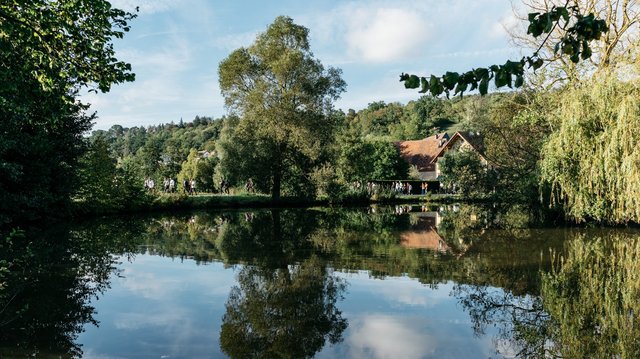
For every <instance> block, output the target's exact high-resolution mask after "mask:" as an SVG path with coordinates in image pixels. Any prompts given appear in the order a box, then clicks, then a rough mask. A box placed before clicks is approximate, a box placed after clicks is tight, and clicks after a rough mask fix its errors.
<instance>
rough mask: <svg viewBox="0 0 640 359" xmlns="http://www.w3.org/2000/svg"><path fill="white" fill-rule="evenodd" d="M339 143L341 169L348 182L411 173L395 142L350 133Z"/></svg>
mask: <svg viewBox="0 0 640 359" xmlns="http://www.w3.org/2000/svg"><path fill="white" fill-rule="evenodd" d="M338 146H339V150H338V151H339V153H338V157H337V160H336V164H337V169H338V172H339V173H340V175H341V176H342V177H343V179H344V180H345V181H346V182H353V181H360V182H362V181H370V180H391V179H399V178H406V177H407V174H408V172H409V165H408V164H407V162H406V161H404V160H403V159H402V158H401V157H400V154H399V153H398V149H397V148H396V146H394V144H393V143H392V142H389V141H385V140H371V139H362V138H360V137H358V136H357V135H356V134H354V133H351V134H348V133H347V134H345V135H344V136H343V137H341V139H340V142H339V144H338Z"/></svg>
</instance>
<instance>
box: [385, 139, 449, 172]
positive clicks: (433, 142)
mask: <svg viewBox="0 0 640 359" xmlns="http://www.w3.org/2000/svg"><path fill="white" fill-rule="evenodd" d="M448 139H449V135H448V134H447V133H446V132H443V133H440V134H436V135H433V136H430V137H427V138H425V139H422V140H413V141H400V142H396V146H397V147H398V150H399V151H400V157H402V158H403V159H404V160H405V161H407V162H409V164H410V165H412V166H416V167H417V168H418V171H425V170H433V169H429V168H428V167H430V166H429V165H430V163H431V162H432V160H433V159H434V158H435V157H436V155H437V154H438V153H439V152H440V150H441V149H442V148H443V147H444V145H445V144H446V143H447V141H448Z"/></svg>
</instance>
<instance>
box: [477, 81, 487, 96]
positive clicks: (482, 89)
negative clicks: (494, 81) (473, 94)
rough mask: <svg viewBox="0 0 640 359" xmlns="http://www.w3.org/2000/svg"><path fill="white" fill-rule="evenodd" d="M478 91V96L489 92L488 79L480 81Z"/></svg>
mask: <svg viewBox="0 0 640 359" xmlns="http://www.w3.org/2000/svg"><path fill="white" fill-rule="evenodd" d="M478 91H480V95H482V96H484V95H486V94H487V92H488V91H489V78H487V77H485V78H483V79H482V80H480V85H479V86H478Z"/></svg>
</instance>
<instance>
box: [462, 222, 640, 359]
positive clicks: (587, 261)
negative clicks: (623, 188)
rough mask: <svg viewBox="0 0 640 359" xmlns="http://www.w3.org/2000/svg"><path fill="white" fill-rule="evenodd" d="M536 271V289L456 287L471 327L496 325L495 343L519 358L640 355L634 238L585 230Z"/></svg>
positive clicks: (638, 244) (639, 248)
mask: <svg viewBox="0 0 640 359" xmlns="http://www.w3.org/2000/svg"><path fill="white" fill-rule="evenodd" d="M576 236H577V238H574V239H569V240H567V248H566V254H562V253H561V252H557V253H556V255H555V258H556V261H555V265H554V266H553V268H552V269H551V270H550V271H545V272H543V273H542V274H541V287H540V293H539V295H524V294H521V295H516V294H514V293H513V292H511V291H509V290H502V289H498V288H494V287H489V286H482V285H457V286H456V287H455V289H454V291H453V293H452V294H453V295H454V296H455V297H457V298H458V300H459V302H460V304H461V305H462V306H463V308H464V309H465V310H467V311H468V313H469V315H470V317H471V320H472V323H473V327H474V330H475V332H476V333H477V334H483V333H484V330H485V329H486V328H487V327H488V326H494V327H497V328H498V335H497V336H496V337H495V340H496V348H497V349H498V351H499V352H501V353H502V354H508V355H509V356H514V357H522V358H533V357H540V358H548V357H556V358H587V357H593V358H638V357H640V319H639V317H638V315H637V313H638V312H639V311H640V264H639V263H638V262H637V258H638V256H639V255H640V238H639V237H638V235H637V234H635V235H630V234H629V232H626V233H625V234H621V233H619V232H617V231H615V230H611V231H606V232H603V233H593V231H585V232H584V233H577V234H576Z"/></svg>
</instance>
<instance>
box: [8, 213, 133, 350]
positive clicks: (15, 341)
mask: <svg viewBox="0 0 640 359" xmlns="http://www.w3.org/2000/svg"><path fill="white" fill-rule="evenodd" d="M143 228H144V227H143V226H141V225H140V224H134V223H129V222H127V223H124V222H123V221H115V222H114V221H110V223H106V222H94V223H91V225H83V226H79V227H76V228H74V229H73V230H70V229H69V228H68V227H59V228H54V229H49V230H46V231H45V230H38V229H31V230H29V231H27V232H26V233H24V235H23V236H21V238H13V239H12V240H11V241H7V242H5V243H3V244H2V248H1V249H2V251H0V252H1V254H0V260H6V261H7V263H10V265H9V267H8V271H6V272H5V273H3V282H4V283H3V285H2V288H0V357H27V356H34V357H39V356H45V357H47V356H52V357H53V356H55V357H80V356H82V349H81V347H80V346H78V345H77V344H76V343H75V340H76V339H77V336H78V335H79V333H81V332H82V331H83V327H84V326H85V325H86V324H94V325H97V324H98V323H97V322H96V320H95V319H94V315H95V309H94V308H93V306H91V301H92V300H93V299H95V298H96V297H97V296H98V295H100V294H101V293H103V292H104V291H105V290H106V289H108V288H109V277H110V275H111V274H112V273H114V271H116V264H117V263H116V257H114V255H113V254H112V253H132V251H133V248H135V243H136V239H137V238H139V235H140V233H141V231H142V230H143Z"/></svg>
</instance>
